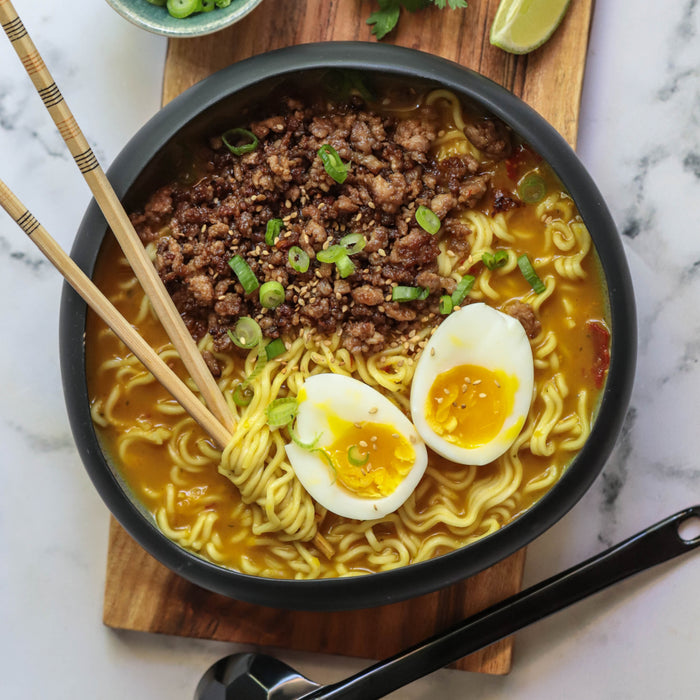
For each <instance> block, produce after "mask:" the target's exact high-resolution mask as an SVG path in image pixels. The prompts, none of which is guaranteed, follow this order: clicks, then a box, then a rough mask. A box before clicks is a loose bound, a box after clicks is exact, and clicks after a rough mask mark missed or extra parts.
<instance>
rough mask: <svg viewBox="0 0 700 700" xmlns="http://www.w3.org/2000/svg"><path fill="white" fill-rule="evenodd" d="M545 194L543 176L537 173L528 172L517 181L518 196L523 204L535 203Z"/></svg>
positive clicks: (545, 187)
mask: <svg viewBox="0 0 700 700" xmlns="http://www.w3.org/2000/svg"><path fill="white" fill-rule="evenodd" d="M545 194H547V185H546V184H545V182H544V178H543V177H542V176H541V175H538V174H537V173H528V174H527V175H525V176H524V177H522V178H521V179H520V182H518V197H520V199H521V200H522V201H523V202H525V204H537V202H539V201H540V200H542V199H544V196H545Z"/></svg>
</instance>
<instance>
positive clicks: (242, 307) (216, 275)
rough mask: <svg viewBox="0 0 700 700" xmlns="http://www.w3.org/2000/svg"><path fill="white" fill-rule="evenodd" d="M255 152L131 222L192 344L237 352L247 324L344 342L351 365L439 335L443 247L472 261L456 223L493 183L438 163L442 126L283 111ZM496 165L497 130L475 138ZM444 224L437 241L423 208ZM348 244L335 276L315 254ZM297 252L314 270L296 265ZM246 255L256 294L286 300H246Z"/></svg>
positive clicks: (340, 112)
mask: <svg viewBox="0 0 700 700" xmlns="http://www.w3.org/2000/svg"><path fill="white" fill-rule="evenodd" d="M248 128H249V129H250V131H251V132H252V133H253V134H255V136H256V137H257V139H259V143H258V146H257V148H255V150H253V151H251V152H249V153H245V154H243V155H234V154H232V153H230V152H229V151H228V149H227V148H226V146H225V145H224V144H223V142H222V140H221V139H220V138H215V139H213V140H212V142H211V151H210V153H209V163H208V172H207V173H206V175H205V176H204V177H202V178H201V179H200V180H199V181H198V182H196V183H195V184H190V185H184V184H182V185H176V184H173V185H169V186H166V187H163V188H162V189H160V190H158V191H157V192H156V193H155V194H154V195H153V196H152V197H151V199H150V200H149V201H148V203H147V204H146V206H145V207H144V210H143V212H139V213H137V214H135V215H133V216H132V221H133V223H134V226H135V227H136V230H137V231H138V233H139V235H140V237H141V239H142V240H143V241H144V243H148V242H150V241H156V245H157V249H156V259H155V264H156V267H157V270H158V272H159V274H160V276H161V278H162V280H163V281H164V283H165V284H166V287H167V288H168V291H169V293H170V294H171V295H172V297H173V299H174V301H175V304H176V305H177V307H178V310H179V311H180V313H181V314H182V316H183V318H184V320H185V323H186V325H187V327H188V329H189V331H190V332H191V333H192V335H193V336H194V337H195V338H196V339H199V338H201V337H202V336H203V335H204V334H206V333H209V334H210V335H211V336H212V338H213V341H214V348H215V349H216V350H229V349H231V348H232V347H233V346H232V343H231V341H230V339H229V336H228V334H227V331H228V330H229V329H230V328H232V326H233V325H235V323H236V320H237V319H238V318H239V317H241V316H251V317H253V318H255V319H256V320H257V321H258V323H259V324H260V326H261V328H262V330H263V333H264V335H265V336H266V337H268V338H277V337H280V336H296V335H298V333H299V332H300V331H301V330H302V329H303V328H308V327H310V328H313V329H315V330H316V332H318V333H320V334H322V335H330V334H332V333H338V334H339V335H340V337H341V344H342V345H343V346H344V347H345V348H347V349H348V350H350V351H351V352H362V353H368V352H378V351H381V350H382V349H384V348H385V347H387V346H390V345H393V344H396V343H399V342H407V341H408V342H410V340H409V339H411V338H413V337H414V336H415V335H416V333H415V331H416V330H418V329H420V328H423V327H425V326H426V325H428V326H430V325H437V323H439V321H440V319H441V316H440V313H439V307H438V304H439V298H440V295H441V294H449V293H451V291H452V290H453V289H454V286H455V281H454V280H453V279H452V278H448V277H442V276H440V274H439V271H438V264H437V258H438V253H439V249H438V243H439V242H440V241H442V240H445V241H446V246H447V249H448V250H449V251H450V254H453V255H455V256H457V259H459V260H463V259H465V258H466V257H467V256H468V255H469V244H468V241H467V236H468V234H469V230H468V228H467V227H466V226H465V225H464V224H463V223H462V222H461V221H460V220H459V218H458V213H459V212H460V211H463V210H464V209H466V208H471V207H475V206H477V205H478V204H479V202H480V201H481V200H482V198H483V197H484V195H485V193H486V192H487V190H488V189H489V185H490V175H489V173H488V172H487V171H483V172H482V171H480V166H479V163H478V162H477V161H476V160H475V159H474V158H473V157H472V156H469V155H465V156H452V157H450V158H447V159H444V160H442V161H440V162H438V161H437V160H436V159H435V158H434V157H433V155H432V153H431V144H432V142H433V141H434V140H435V138H436V135H437V132H438V113H437V112H436V111H435V110H434V108H421V109H420V110H419V111H418V112H417V113H414V115H413V116H412V117H411V118H408V119H403V120H398V119H397V118H395V117H393V116H383V115H379V114H377V113H374V112H372V111H370V110H367V109H366V107H365V106H364V105H363V104H361V103H359V102H358V103H357V104H351V105H343V106H331V107H329V106H328V105H326V106H325V107H324V108H323V109H321V110H320V109H318V108H317V107H306V108H305V107H303V106H302V105H301V104H299V103H298V102H296V101H292V100H288V101H286V103H285V106H284V108H283V109H281V110H280V113H279V114H277V115H275V116H272V117H270V118H267V119H264V120H262V121H257V122H254V123H253V124H251V125H249V126H248ZM470 130H471V132H472V135H473V137H474V138H476V139H478V141H479V143H478V147H479V148H480V149H481V150H482V151H483V152H485V153H489V154H491V156H490V157H494V158H496V157H498V158H500V157H504V156H506V155H507V154H508V151H509V148H508V146H509V142H508V133H507V132H506V130H505V128H504V127H503V125H501V124H499V123H496V122H491V121H488V120H485V121H482V122H480V124H479V125H477V126H473V127H470ZM324 144H328V145H329V146H331V147H332V148H333V149H335V151H336V152H337V153H338V155H339V156H340V158H341V159H342V161H343V163H345V164H348V166H349V167H348V174H347V178H346V179H345V181H344V182H343V183H342V184H340V183H338V182H336V181H335V180H334V179H333V178H332V177H331V176H329V174H328V173H327V172H326V170H325V168H324V166H323V163H322V162H321V159H320V158H319V157H318V156H317V152H318V149H319V148H320V147H321V146H322V145H324ZM421 205H423V206H426V207H428V208H430V209H431V210H432V211H433V212H434V213H435V214H436V215H437V216H438V218H439V219H440V220H441V223H442V229H441V232H440V233H439V234H438V235H430V234H429V233H426V232H425V231H424V230H423V229H422V228H421V227H420V226H419V224H418V223H417V221H416V217H415V212H416V210H417V209H418V207H419V206H421ZM271 219H281V220H282V226H281V229H280V234H279V237H278V238H277V239H276V240H274V241H273V243H272V245H269V244H268V243H266V242H265V231H266V227H267V223H268V221H270V220H271ZM349 233H360V234H362V236H363V238H364V240H365V241H366V245H365V246H364V248H363V249H362V250H360V251H359V252H357V253H354V254H353V255H352V256H351V260H352V263H353V264H354V271H353V272H352V274H349V275H348V276H347V277H345V278H343V277H341V275H340V273H339V270H338V269H337V267H336V265H334V264H332V263H322V262H319V261H318V260H317V259H316V257H317V255H318V253H319V252H320V251H322V250H324V249H327V248H328V247H329V246H331V245H335V244H338V242H339V241H340V239H341V238H343V236H345V235H347V234H349ZM292 246H298V247H299V248H301V249H302V250H303V251H304V252H305V253H306V254H307V255H308V257H309V259H310V264H309V267H308V270H307V271H305V272H299V271H297V270H295V269H294V268H293V267H292V266H291V265H290V262H289V249H290V248H291V247H292ZM234 255H240V256H241V257H242V258H243V259H244V260H245V261H246V263H247V264H248V266H249V267H250V269H251V270H252V272H253V273H254V274H255V276H256V278H257V279H258V281H259V282H260V284H262V283H263V282H266V281H268V280H277V281H278V282H280V283H281V284H282V285H283V287H284V288H285V300H284V302H283V303H282V304H281V305H280V306H278V307H277V308H275V309H267V308H264V307H262V306H261V304H260V300H259V294H258V290H255V291H253V292H251V293H249V294H245V292H244V289H243V287H242V286H241V284H240V283H239V282H238V279H237V278H236V276H235V275H234V273H233V272H232V270H231V268H230V266H229V260H230V259H231V258H232V257H233V256H234ZM396 285H407V286H418V287H423V288H425V289H427V290H428V292H429V294H428V296H427V298H425V299H423V300H415V301H410V302H408V303H398V302H395V301H392V289H393V287H395V286H396Z"/></svg>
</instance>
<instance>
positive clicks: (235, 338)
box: [226, 316, 262, 350]
mask: <svg viewBox="0 0 700 700" xmlns="http://www.w3.org/2000/svg"><path fill="white" fill-rule="evenodd" d="M226 332H227V333H228V337H229V338H231V342H232V343H233V344H234V345H237V346H238V347H239V348H243V349H244V350H250V349H251V348H254V347H255V346H256V345H257V344H258V343H259V342H260V341H261V340H262V330H260V326H259V325H258V322H257V321H256V320H255V319H254V318H251V317H250V316H243V317H242V318H239V319H238V321H237V322H236V325H235V326H234V328H233V330H232V331H231V330H228V331H226Z"/></svg>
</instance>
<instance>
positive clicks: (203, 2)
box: [199, 0, 216, 12]
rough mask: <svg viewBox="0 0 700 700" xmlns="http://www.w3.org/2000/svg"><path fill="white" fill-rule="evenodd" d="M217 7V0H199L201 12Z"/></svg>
mask: <svg viewBox="0 0 700 700" xmlns="http://www.w3.org/2000/svg"><path fill="white" fill-rule="evenodd" d="M215 9H216V2H215V0H199V11H200V12H211V11H212V10H215Z"/></svg>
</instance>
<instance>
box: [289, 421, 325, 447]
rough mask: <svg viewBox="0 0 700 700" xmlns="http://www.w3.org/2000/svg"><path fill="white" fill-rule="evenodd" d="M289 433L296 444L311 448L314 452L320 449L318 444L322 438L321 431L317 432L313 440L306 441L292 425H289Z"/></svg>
mask: <svg viewBox="0 0 700 700" xmlns="http://www.w3.org/2000/svg"><path fill="white" fill-rule="evenodd" d="M289 435H290V437H291V438H292V442H293V443H294V444H295V445H299V447H301V448H302V449H304V450H309V451H311V452H313V451H314V450H316V449H318V448H317V447H316V445H317V444H318V441H319V440H320V439H321V433H316V435H315V437H314V439H313V440H312V441H311V442H304V441H303V440H302V439H301V438H300V437H299V436H298V435H297V434H296V431H295V430H294V428H293V427H292V426H291V425H290V426H289Z"/></svg>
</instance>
